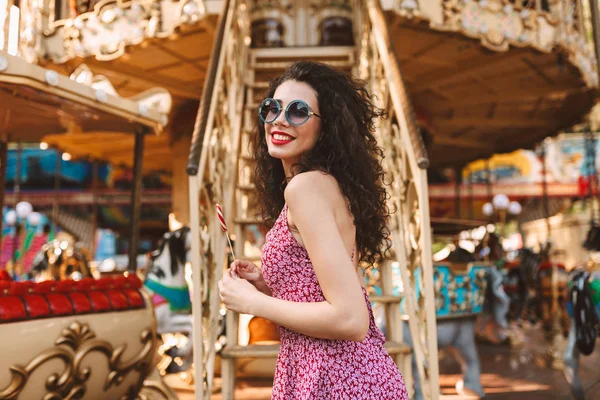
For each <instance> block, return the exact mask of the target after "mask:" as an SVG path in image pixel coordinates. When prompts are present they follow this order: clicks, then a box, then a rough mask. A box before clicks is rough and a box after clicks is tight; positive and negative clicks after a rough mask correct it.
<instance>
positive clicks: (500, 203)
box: [492, 193, 510, 210]
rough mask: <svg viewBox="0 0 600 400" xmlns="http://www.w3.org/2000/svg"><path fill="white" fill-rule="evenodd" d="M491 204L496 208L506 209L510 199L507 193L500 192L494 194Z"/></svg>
mask: <svg viewBox="0 0 600 400" xmlns="http://www.w3.org/2000/svg"><path fill="white" fill-rule="evenodd" d="M492 204H493V205H494V208H495V209H497V210H506V209H507V208H508V205H509V204H510V200H509V199H508V196H507V195H505V194H502V193H500V194H497V195H495V196H494V198H493V199H492Z"/></svg>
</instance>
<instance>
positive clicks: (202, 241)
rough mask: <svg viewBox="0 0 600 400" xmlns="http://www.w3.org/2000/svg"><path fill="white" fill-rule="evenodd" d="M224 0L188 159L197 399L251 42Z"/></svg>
mask: <svg viewBox="0 0 600 400" xmlns="http://www.w3.org/2000/svg"><path fill="white" fill-rule="evenodd" d="M224 4H225V7H226V9H225V12H224V13H223V14H222V16H221V22H220V23H219V29H218V31H217V34H216V35H215V43H214V44H213V46H215V47H214V48H213V54H212V57H211V59H212V62H211V65H210V69H209V74H208V76H207V81H206V82H205V87H204V91H203V95H202V99H201V103H200V110H199V113H198V117H197V120H196V126H195V128H194V138H193V140H192V148H191V150H190V157H189V161H188V174H189V175H190V177H189V183H190V224H191V233H192V268H193V274H194V276H193V282H194V293H193V298H192V301H193V304H194V307H193V311H194V363H195V369H196V371H195V383H196V398H197V399H202V398H203V396H206V398H210V393H211V388H212V379H213V375H214V364H215V343H216V341H217V335H218V334H219V332H220V331H221V330H222V324H223V321H224V319H223V315H222V314H221V309H220V307H221V302H220V298H219V292H218V289H217V281H218V280H219V279H221V277H222V274H223V268H224V267H226V265H225V264H226V255H227V248H226V244H227V241H226V240H225V237H224V234H223V232H222V231H221V228H220V224H219V222H218V220H217V213H216V208H215V205H216V204H221V206H222V207H223V211H224V214H225V217H226V218H227V219H228V226H233V221H232V220H231V218H233V212H232V208H233V203H234V195H235V184H236V181H237V173H238V171H237V168H238V154H239V146H240V137H241V130H242V117H243V113H242V112H241V110H242V108H243V104H244V103H243V102H244V89H245V86H244V75H245V71H246V67H247V51H248V46H249V44H250V43H249V40H248V38H249V25H248V21H249V18H248V15H247V5H246V3H245V1H236V0H229V1H226V2H225V3H224ZM203 382H206V385H203Z"/></svg>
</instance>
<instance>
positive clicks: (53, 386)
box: [0, 322, 155, 400]
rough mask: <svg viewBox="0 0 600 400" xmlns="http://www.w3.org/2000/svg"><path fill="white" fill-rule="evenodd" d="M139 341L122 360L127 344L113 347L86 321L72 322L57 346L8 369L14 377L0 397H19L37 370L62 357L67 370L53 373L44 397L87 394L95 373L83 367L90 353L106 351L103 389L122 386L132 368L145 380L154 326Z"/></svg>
mask: <svg viewBox="0 0 600 400" xmlns="http://www.w3.org/2000/svg"><path fill="white" fill-rule="evenodd" d="M140 341H141V343H142V344H143V347H142V349H141V350H140V352H139V353H138V354H137V355H136V356H135V357H133V358H131V359H130V360H127V361H122V360H121V356H122V355H123V352H124V351H125V349H126V347H127V345H125V344H123V345H121V346H119V347H117V348H113V346H112V345H111V344H110V343H109V342H106V341H104V340H100V339H96V334H95V333H94V332H93V331H92V330H91V329H90V328H89V326H88V325H87V324H85V323H84V324H81V323H79V322H73V323H71V325H69V327H68V328H65V329H64V330H63V331H62V333H61V335H60V336H59V337H58V339H56V341H55V342H54V344H55V346H53V347H51V348H49V349H46V350H44V351H42V352H41V353H40V354H38V355H37V356H36V357H34V358H33V359H32V360H31V361H29V363H28V364H27V365H25V366H22V365H19V364H15V365H13V366H11V367H10V368H9V369H10V372H11V374H12V380H11V382H10V383H9V385H8V386H7V387H5V388H4V389H1V390H0V398H1V399H7V400H10V399H16V398H18V396H19V395H20V394H21V392H22V391H23V389H24V388H25V386H26V385H27V383H28V381H29V378H30V376H31V374H32V373H33V372H34V371H35V370H36V369H38V368H39V367H41V366H42V365H44V364H46V363H48V362H49V361H51V360H55V359H60V360H62V361H63V362H64V371H63V372H62V373H60V374H59V373H53V374H52V375H50V376H49V377H47V378H46V385H45V386H46V390H47V393H46V395H45V396H44V397H43V400H58V399H79V398H81V397H83V395H84V394H85V393H86V383H87V381H88V379H89V378H90V376H91V374H92V370H91V369H90V368H89V367H85V368H84V367H82V363H83V361H84V360H85V358H86V356H87V355H89V354H91V353H100V354H103V355H105V356H106V359H107V361H108V370H109V373H108V375H107V377H106V380H105V382H104V386H103V389H104V390H107V389H109V388H110V387H111V386H113V385H119V384H120V383H121V382H122V381H123V379H124V378H125V376H126V375H127V374H129V373H130V372H132V371H139V372H140V373H141V377H142V379H143V378H144V377H145V376H146V375H147V374H148V369H149V365H150V362H151V360H152V356H153V350H154V344H155V335H154V332H153V331H152V329H151V328H148V329H145V330H144V331H143V332H142V334H141V337H140ZM140 383H141V381H140ZM137 390H138V388H135V387H131V388H129V392H132V391H133V392H137Z"/></svg>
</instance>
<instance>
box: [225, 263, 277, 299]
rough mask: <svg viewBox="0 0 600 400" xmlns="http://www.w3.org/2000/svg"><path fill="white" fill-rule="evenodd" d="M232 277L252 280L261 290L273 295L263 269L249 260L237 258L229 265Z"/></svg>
mask: <svg viewBox="0 0 600 400" xmlns="http://www.w3.org/2000/svg"><path fill="white" fill-rule="evenodd" d="M229 270H230V271H231V276H232V277H239V278H242V279H245V280H247V281H248V282H250V283H251V284H252V285H254V287H255V288H256V289H258V290H259V291H260V292H262V293H264V294H266V295H267V296H271V290H270V289H269V288H268V287H267V284H266V283H265V280H264V278H263V275H262V271H261V269H260V268H258V267H257V266H256V265H255V264H253V263H251V262H250V261H248V260H235V261H234V262H232V263H231V265H230V266H229Z"/></svg>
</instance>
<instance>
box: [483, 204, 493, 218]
mask: <svg viewBox="0 0 600 400" xmlns="http://www.w3.org/2000/svg"><path fill="white" fill-rule="evenodd" d="M482 211H483V214H484V215H486V216H488V217H489V216H491V215H492V214H493V213H494V206H493V205H492V203H485V204H484V205H483V208H482Z"/></svg>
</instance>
